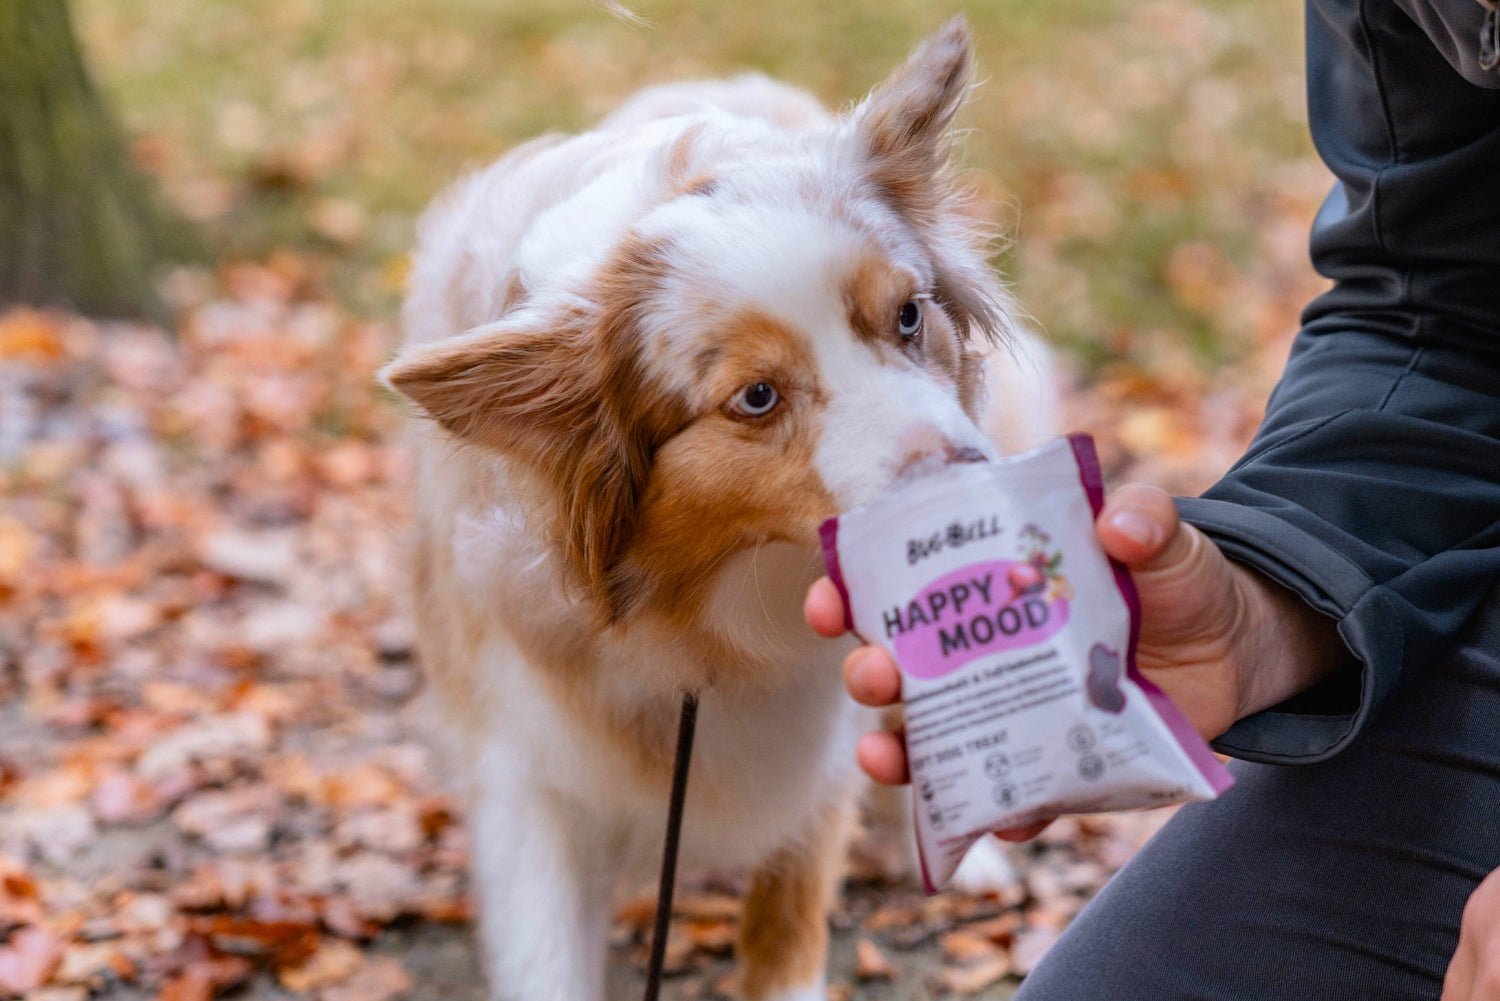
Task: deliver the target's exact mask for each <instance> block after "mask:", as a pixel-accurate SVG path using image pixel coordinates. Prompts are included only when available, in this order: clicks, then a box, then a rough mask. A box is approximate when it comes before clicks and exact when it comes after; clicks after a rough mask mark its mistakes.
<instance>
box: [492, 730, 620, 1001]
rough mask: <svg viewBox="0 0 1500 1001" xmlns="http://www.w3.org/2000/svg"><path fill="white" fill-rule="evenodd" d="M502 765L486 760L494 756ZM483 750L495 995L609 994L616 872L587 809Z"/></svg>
mask: <svg viewBox="0 0 1500 1001" xmlns="http://www.w3.org/2000/svg"><path fill="white" fill-rule="evenodd" d="M492 762H493V763H494V764H495V765H496V767H488V766H489V765H490V764H491V763H492ZM524 771H525V769H524V768H517V767H516V766H515V764H514V763H513V762H509V761H507V756H505V755H503V754H500V753H498V752H493V753H491V754H488V755H486V756H485V762H484V765H482V766H481V769H480V771H479V776H478V778H479V781H478V782H477V783H476V785H477V786H478V788H477V790H476V792H475V794H474V798H473V805H472V813H473V819H472V823H471V828H472V837H473V855H474V866H473V870H474V877H475V881H476V883H477V886H476V887H475V891H476V896H477V898H478V903H479V923H480V935H481V940H482V943H483V948H484V956H485V962H486V966H487V968H488V972H489V977H490V991H489V997H490V998H491V999H493V1001H542V999H547V1001H551V999H557V1001H604V963H605V954H606V941H607V934H608V930H609V921H610V893H611V890H612V879H611V876H610V867H609V863H608V860H607V859H606V858H604V857H602V853H599V852H596V851H594V850H592V849H593V846H594V845H596V844H597V841H596V839H595V838H594V837H592V836H591V834H592V832H591V830H590V828H591V827H592V826H593V825H592V824H590V823H589V818H588V817H587V816H572V815H569V814H567V813H566V807H564V806H563V805H562V804H560V803H558V802H556V801H555V800H554V799H553V798H552V797H550V796H548V795H546V794H545V792H544V791H543V790H540V789H537V788H536V787H535V786H533V785H531V784H529V783H528V782H527V781H526V779H527V776H526V775H524V774H520V775H518V774H516V772H524Z"/></svg>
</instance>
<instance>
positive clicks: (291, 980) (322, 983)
mask: <svg viewBox="0 0 1500 1001" xmlns="http://www.w3.org/2000/svg"><path fill="white" fill-rule="evenodd" d="M363 962H364V954H363V953H361V952H360V951H359V950H358V949H357V948H355V947H354V946H352V945H350V944H349V943H348V942H345V941H344V940H343V939H337V938H325V939H323V940H322V942H321V943H319V945H318V947H317V950H316V951H315V952H314V953H313V954H312V955H311V956H308V957H307V958H306V959H304V960H303V961H302V962H300V963H297V964H295V965H292V966H282V967H280V968H278V969H277V971H276V979H277V980H279V981H280V982H281V986H283V987H285V988H286V989H287V990H289V991H291V992H292V993H294V994H306V993H308V992H309V991H314V990H317V989H319V988H322V987H329V986H332V985H333V984H337V983H340V982H341V981H344V980H347V979H348V978H349V977H350V976H352V975H353V974H354V972H355V971H356V970H358V969H359V967H360V964H361V963H363Z"/></svg>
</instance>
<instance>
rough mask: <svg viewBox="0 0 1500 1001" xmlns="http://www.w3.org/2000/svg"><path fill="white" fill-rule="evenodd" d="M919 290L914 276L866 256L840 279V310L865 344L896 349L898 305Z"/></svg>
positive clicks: (897, 340) (902, 269)
mask: <svg viewBox="0 0 1500 1001" xmlns="http://www.w3.org/2000/svg"><path fill="white" fill-rule="evenodd" d="M920 291H922V289H921V288H920V287H919V286H918V284H917V276H916V275H913V274H912V273H911V272H909V271H907V270H905V269H904V268H897V267H895V266H894V265H892V264H891V263H890V262H889V261H887V260H886V259H885V258H884V257H881V256H877V255H874V254H870V255H866V256H865V257H862V258H860V259H859V260H858V261H856V262H855V263H854V265H853V267H851V268H850V269H849V271H848V273H847V274H846V275H845V277H844V283H843V293H844V309H845V311H846V312H847V313H848V316H849V325H850V326H851V327H853V328H854V333H855V335H856V336H858V337H859V339H860V340H862V341H864V342H865V343H866V344H872V345H900V343H901V337H900V334H899V333H898V332H897V329H896V316H897V313H898V312H899V310H900V309H901V304H902V303H904V302H905V301H906V300H907V299H910V298H911V297H912V296H913V295H916V294H917V293H918V292H920Z"/></svg>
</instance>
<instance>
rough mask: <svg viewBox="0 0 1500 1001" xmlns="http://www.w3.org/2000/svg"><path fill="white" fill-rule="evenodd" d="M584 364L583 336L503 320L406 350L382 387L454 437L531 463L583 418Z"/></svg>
mask: <svg viewBox="0 0 1500 1001" xmlns="http://www.w3.org/2000/svg"><path fill="white" fill-rule="evenodd" d="M518 320H519V321H520V322H518ZM584 356H585V341H584V338H583V336H582V334H581V332H570V331H568V330H566V329H563V330H554V329H551V328H550V327H541V329H537V327H536V326H535V325H534V324H533V325H528V324H527V323H526V322H525V321H524V317H517V318H511V317H507V318H506V319H504V320H500V321H497V322H495V323H489V324H485V325H484V326H480V327H475V328H474V329H473V330H468V331H465V332H464V333H462V334H459V335H458V336H456V337H449V338H446V339H444V340H441V341H437V342H435V343H432V344H422V345H418V346H416V347H413V348H408V349H407V350H405V351H403V352H401V354H399V355H397V356H396V358H395V360H394V361H392V362H391V363H390V364H389V365H387V366H386V367H385V368H383V369H381V371H380V379H381V381H382V382H384V383H385V384H386V385H387V386H389V387H390V388H391V389H393V390H395V391H396V392H398V393H400V394H401V395H402V396H405V397H406V398H407V399H409V400H411V401H412V402H413V403H415V404H416V405H417V406H418V407H419V408H421V410H422V412H423V413H424V414H426V415H427V416H428V417H430V418H432V419H433V420H434V421H436V422H437V423H438V424H441V425H442V426H443V427H444V428H446V429H447V430H448V431H449V432H451V433H452V434H453V435H454V436H455V437H458V438H462V439H464V440H466V441H469V442H473V443H475V444H479V445H485V446H488V447H490V448H493V449H496V450H498V451H501V452H504V453H507V454H509V455H513V456H517V457H519V458H522V459H524V460H527V461H535V460H537V459H539V458H540V457H543V456H545V455H547V454H549V453H552V452H555V451H556V450H557V449H559V448H561V447H563V446H564V445H565V444H566V443H567V442H566V439H569V438H571V437H573V436H575V435H576V434H577V433H578V432H579V429H580V428H581V426H582V423H583V421H582V419H583V418H586V417H587V416H588V415H587V414H586V413H581V412H580V411H581V410H582V409H585V408H586V407H587V403H588V400H589V398H590V392H589V391H590V389H591V388H592V380H591V379H590V378H589V376H590V371H589V367H588V366H587V365H585V364H583V362H584V361H585V357H584Z"/></svg>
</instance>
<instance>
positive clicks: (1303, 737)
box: [1177, 497, 1401, 764]
mask: <svg viewBox="0 0 1500 1001" xmlns="http://www.w3.org/2000/svg"><path fill="white" fill-rule="evenodd" d="M1177 509H1178V511H1179V513H1180V514H1181V515H1182V519H1183V520H1184V521H1186V522H1188V523H1190V524H1192V525H1195V526H1196V527H1197V528H1198V529H1200V530H1201V531H1202V532H1203V533H1204V534H1205V535H1207V536H1208V537H1209V538H1211V539H1213V541H1214V542H1215V543H1217V544H1218V546H1219V548H1220V549H1222V550H1223V551H1224V554H1225V555H1226V556H1228V557H1229V558H1231V559H1233V560H1235V561H1237V562H1239V563H1243V564H1245V565H1246V566H1249V567H1252V568H1253V569H1255V570H1257V571H1258V572H1260V573H1263V574H1265V575H1266V576H1267V577H1269V578H1270V579H1272V580H1274V581H1276V582H1277V583H1278V584H1280V585H1282V586H1283V587H1286V588H1287V589H1288V590H1291V591H1293V592H1294V593H1296V594H1297V595H1299V596H1300V597H1301V598H1302V599H1303V600H1304V601H1306V602H1307V603H1308V605H1310V606H1311V607H1312V608H1314V609H1316V610H1317V611H1319V612H1322V613H1323V614H1325V615H1327V616H1329V617H1330V618H1334V619H1337V620H1338V630H1339V635H1340V636H1341V637H1342V638H1343V640H1344V642H1345V644H1347V645H1348V647H1349V650H1350V652H1351V653H1353V654H1354V656H1355V657H1356V658H1357V659H1358V660H1359V669H1358V670H1359V677H1358V683H1357V685H1356V684H1348V682H1349V679H1341V680H1342V681H1344V682H1346V684H1345V685H1343V686H1340V691H1341V692H1342V691H1343V690H1344V688H1347V690H1348V694H1347V695H1344V694H1341V695H1340V696H1339V697H1338V698H1337V699H1336V702H1337V704H1336V705H1335V706H1332V707H1328V709H1327V711H1324V710H1323V709H1322V707H1320V708H1319V711H1315V712H1309V711H1305V700H1301V699H1291V700H1288V701H1287V702H1283V703H1281V704H1280V705H1277V706H1273V707H1272V708H1270V709H1267V710H1265V711H1263V712H1259V713H1256V714H1254V715H1252V716H1247V717H1246V718H1245V719H1242V720H1240V721H1239V722H1238V723H1236V724H1235V725H1234V726H1233V727H1231V728H1230V730H1229V732H1228V733H1226V734H1224V735H1223V736H1222V737H1220V738H1219V739H1218V740H1216V741H1214V742H1213V746H1214V748H1215V749H1216V750H1218V751H1219V752H1220V753H1223V754H1228V755H1231V756H1233V757H1236V758H1243V759H1245V760H1247V761H1260V762H1267V763H1270V764H1308V763H1312V762H1316V761H1322V760H1324V759H1325V758H1328V757H1331V756H1332V755H1334V754H1337V753H1338V752H1339V751H1340V750H1341V749H1342V748H1343V747H1344V746H1345V745H1346V744H1348V743H1349V741H1350V740H1352V739H1353V738H1354V735H1355V734H1356V733H1358V732H1359V730H1360V729H1361V727H1362V726H1363V725H1364V723H1365V720H1366V718H1367V717H1368V716H1369V714H1370V711H1371V708H1372V706H1375V705H1378V704H1379V703H1380V702H1381V701H1382V697H1383V694H1384V693H1383V692H1382V691H1379V690H1378V689H1379V688H1381V687H1383V686H1382V685H1381V681H1380V679H1381V678H1382V677H1385V678H1390V677H1393V676H1394V673H1395V672H1393V671H1391V670H1383V671H1382V670H1380V666H1381V664H1380V663H1377V661H1380V662H1383V661H1385V660H1389V659H1390V658H1392V657H1393V656H1394V658H1395V660H1396V663H1397V664H1399V663H1400V656H1401V649H1400V647H1401V639H1400V634H1399V633H1395V634H1394V635H1388V634H1390V633H1392V630H1391V629H1389V628H1388V627H1387V628H1381V623H1382V622H1387V623H1388V622H1389V620H1390V616H1389V615H1388V614H1382V613H1381V607H1380V606H1382V605H1383V604H1384V596H1383V595H1382V594H1381V592H1380V591H1379V590H1378V589H1376V588H1374V586H1373V582H1372V581H1371V580H1370V578H1369V577H1368V576H1367V575H1366V574H1365V572H1364V571H1363V570H1361V569H1360V568H1359V567H1358V566H1356V565H1355V564H1354V563H1352V562H1350V561H1349V560H1348V559H1347V558H1346V557H1345V556H1343V555H1342V554H1340V553H1338V552H1337V551H1335V550H1333V549H1331V548H1329V547H1328V546H1327V545H1326V544H1325V543H1323V542H1322V541H1321V540H1320V539H1318V538H1316V537H1315V536H1312V535H1310V534H1308V533H1307V532H1305V531H1303V530H1302V529H1300V528H1298V527H1297V526H1295V525H1293V524H1291V523H1289V522H1288V521H1286V520H1284V519H1283V518H1280V517H1278V516H1277V515H1276V513H1275V512H1274V510H1272V509H1266V508H1258V507H1249V506H1246V505H1243V504H1235V503H1231V502H1227V501H1219V500H1209V499H1206V498H1201V497H1194V498H1186V497H1180V498H1178V499H1177ZM1392 644H1394V651H1393V650H1392Z"/></svg>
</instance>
